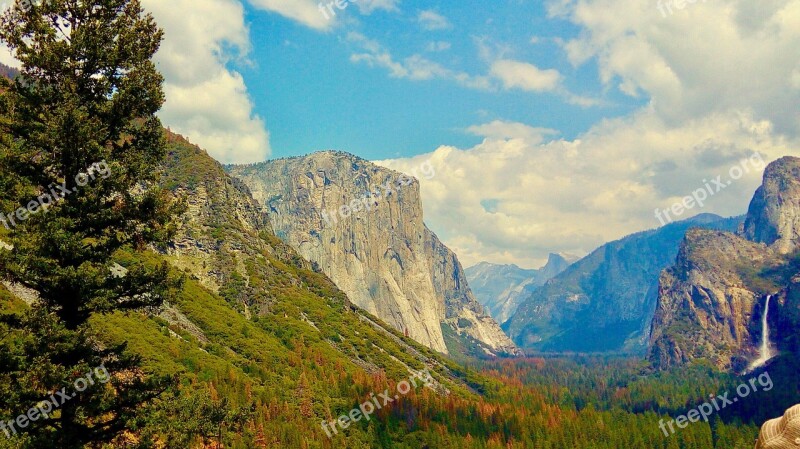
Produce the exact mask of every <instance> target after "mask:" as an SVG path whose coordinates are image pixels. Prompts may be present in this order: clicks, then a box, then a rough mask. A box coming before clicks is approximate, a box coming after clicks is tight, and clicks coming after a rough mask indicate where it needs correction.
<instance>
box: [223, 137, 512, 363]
mask: <svg viewBox="0 0 800 449" xmlns="http://www.w3.org/2000/svg"><path fill="white" fill-rule="evenodd" d="M229 172H230V173H231V174H232V175H233V176H234V177H237V178H239V179H241V180H242V181H244V183H245V184H246V185H247V186H248V187H249V188H250V190H251V191H252V193H253V196H254V197H255V198H256V199H257V200H258V201H259V202H261V203H262V204H264V205H265V206H266V207H267V208H268V210H269V213H270V220H271V224H272V227H273V228H274V230H275V233H276V234H277V235H278V237H280V238H281V239H282V240H284V241H285V242H287V243H288V244H289V245H290V246H292V247H293V248H295V249H296V250H297V251H298V252H299V253H300V254H301V255H302V256H303V257H304V258H306V259H308V260H310V261H312V262H313V263H314V264H315V266H317V267H318V268H319V269H320V270H321V271H322V272H324V273H325V274H327V275H328V276H329V277H330V278H331V279H332V280H333V281H334V282H335V283H336V285H337V286H338V287H339V288H340V289H341V290H343V291H344V292H345V293H346V294H347V295H348V297H349V298H350V300H351V301H352V302H353V303H354V304H356V305H357V306H359V307H361V308H363V309H365V310H367V311H368V312H370V313H372V314H374V315H375V316H377V317H379V318H381V319H382V320H384V321H386V322H387V323H389V324H391V325H392V326H394V327H395V328H397V329H398V330H400V331H401V332H404V333H406V334H407V335H408V336H410V337H411V338H413V339H414V340H416V341H418V342H420V343H422V344H424V345H426V346H429V347H431V348H433V349H435V350H437V351H440V352H444V353H447V352H448V347H447V345H446V343H445V335H444V333H443V330H442V326H443V325H447V326H450V327H452V328H453V329H454V330H455V331H456V334H458V335H461V336H464V337H467V338H471V339H474V340H475V341H477V342H479V343H480V344H481V345H482V346H483V347H484V349H485V350H487V351H490V352H492V353H514V352H515V351H516V348H515V346H514V345H513V343H512V342H511V341H510V339H509V338H508V337H506V336H505V335H504V334H503V333H502V330H501V329H500V327H499V326H498V325H497V323H496V322H494V321H493V320H492V319H491V318H490V317H489V316H487V315H486V314H485V313H484V312H483V308H482V307H481V305H480V304H479V303H478V302H477V300H476V299H475V298H474V296H473V295H472V292H471V291H470V289H469V287H468V285H467V280H466V276H465V275H464V272H463V269H462V267H461V264H460V263H459V262H458V260H457V258H456V256H455V254H453V253H452V251H450V250H449V249H448V248H447V247H445V246H444V245H443V244H442V243H441V242H440V241H439V239H438V238H437V237H436V235H435V234H434V233H433V232H431V231H430V230H429V229H428V228H427V227H426V226H425V224H424V223H423V213H422V207H421V200H420V195H419V183H418V182H417V180H415V179H413V178H411V177H408V176H405V175H402V174H400V173H397V172H394V171H391V170H388V169H385V168H382V167H379V166H377V165H375V164H372V163H370V162H368V161H365V160H363V159H360V158H357V157H355V156H352V155H349V154H347V153H342V152H321V153H316V154H314V155H311V156H308V157H299V158H290V159H279V160H275V161H269V162H266V163H262V164H256V165H250V166H234V167H229Z"/></svg>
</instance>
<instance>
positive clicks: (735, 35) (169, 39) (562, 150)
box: [0, 0, 800, 268]
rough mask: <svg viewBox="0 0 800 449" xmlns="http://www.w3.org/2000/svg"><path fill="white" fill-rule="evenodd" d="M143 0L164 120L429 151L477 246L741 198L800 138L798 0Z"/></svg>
mask: <svg viewBox="0 0 800 449" xmlns="http://www.w3.org/2000/svg"><path fill="white" fill-rule="evenodd" d="M142 4H143V6H144V7H145V9H147V10H148V11H150V12H152V13H153V15H154V16H155V18H156V20H157V22H158V23H159V24H160V25H161V26H162V27H163V28H164V29H165V32H166V37H165V41H164V43H163V45H162V48H161V50H160V51H159V53H158V55H157V57H156V60H157V64H158V67H159V69H160V70H161V71H162V73H163V74H164V75H165V79H166V83H165V92H166V98H167V102H166V104H165V106H164V108H163V110H162V111H161V113H160V116H161V119H162V121H163V122H164V124H165V125H166V126H169V127H170V128H171V129H172V130H174V131H176V132H179V133H181V134H184V135H185V136H187V137H188V138H189V139H190V140H192V141H193V142H195V143H197V144H199V145H200V146H201V147H203V148H205V149H206V150H208V151H209V153H210V154H211V155H212V156H214V157H215V158H216V159H218V160H219V161H221V162H224V163H250V162H257V161H262V160H265V159H268V158H277V157H285V156H295V155H304V154H309V153H312V152H314V151H318V150H325V149H337V150H343V151H348V152H350V153H353V154H356V155H358V156H361V157H363V158H366V159H369V160H373V161H376V162H378V163H379V164H381V165H384V166H387V167H390V168H393V169H397V170H400V171H405V172H411V171H412V170H413V169H414V168H415V167H419V166H420V164H422V163H425V162H430V163H431V164H432V166H433V167H434V168H435V171H436V175H435V176H433V177H432V178H431V179H420V182H421V191H422V199H423V207H424V212H425V220H426V223H427V224H428V226H429V227H430V228H431V229H432V230H434V231H435V232H436V233H437V234H438V235H439V236H440V237H441V238H442V240H443V241H444V242H445V243H446V244H448V246H450V247H451V248H452V249H453V250H454V251H455V252H456V253H457V254H458V255H459V258H460V259H461V261H462V263H463V264H464V265H465V266H469V265H472V264H475V263H478V262H480V261H489V262H494V263H515V264H518V265H520V266H522V267H525V268H535V267H539V266H541V265H542V264H543V263H544V262H545V261H546V259H547V255H548V254H549V253H551V252H564V253H569V254H573V255H585V254H586V253H588V252H589V251H591V250H593V249H595V248H596V247H597V246H599V245H601V244H603V243H604V242H607V241H610V240H613V239H617V238H620V237H622V236H624V235H627V234H630V233H633V232H637V231H641V230H645V229H650V228H655V227H658V226H660V225H661V224H663V223H664V222H665V221H664V216H663V213H662V215H661V218H660V219H659V218H658V217H657V216H656V215H657V214H656V210H660V211H663V210H667V209H670V208H671V207H673V205H674V204H677V203H681V202H684V199H685V197H687V196H690V195H692V194H693V193H694V194H695V195H699V193H698V190H701V189H705V190H706V191H707V192H711V193H710V194H709V195H706V196H707V197H708V198H705V199H703V200H702V203H703V205H702V207H701V206H700V205H699V204H697V203H698V201H695V202H694V203H695V204H694V205H693V207H691V208H689V207H684V209H686V210H685V211H682V213H681V214H680V215H678V214H676V213H672V215H673V217H671V219H683V218H687V217H689V216H691V215H695V214H697V213H705V212H708V213H716V214H720V215H725V216H731V215H739V214H743V213H745V212H746V210H747V205H748V202H749V200H750V198H751V196H752V194H753V192H754V190H755V189H756V187H757V186H758V185H759V183H760V177H761V175H762V172H763V164H761V163H760V161H764V162H769V161H772V160H774V159H777V158H779V157H781V156H783V155H796V156H800V0H760V1H758V2H753V1H752V0H696V1H691V2H690V1H688V0H687V1H683V0H660V1H659V0H545V1H530V0H494V1H475V0H459V1H455V0H448V1H426V2H423V1H412V0H357V1H353V2H350V1H347V0H345V1H342V2H340V3H339V4H340V5H342V6H343V8H342V9H339V8H338V7H337V6H336V5H335V4H331V3H330V0H326V1H325V2H322V3H320V2H319V1H312V0H171V1H169V2H166V1H163V0H142ZM328 5H331V7H330V8H328ZM332 11H333V12H335V16H334V15H333V13H332ZM0 61H2V62H5V63H9V64H12V65H13V64H14V61H13V57H12V56H11V55H9V54H8V52H4V53H3V54H0ZM754 155H755V156H754ZM737 167H738V168H737ZM739 169H741V172H742V174H741V176H736V179H733V178H732V177H731V176H730V175H731V173H732V170H733V174H737V175H738V171H739ZM712 180H721V182H718V183H714V182H712ZM707 186H708V187H707ZM714 186H716V187H714ZM719 186H724V188H722V187H719ZM686 204H689V203H686ZM679 209H680V208H679Z"/></svg>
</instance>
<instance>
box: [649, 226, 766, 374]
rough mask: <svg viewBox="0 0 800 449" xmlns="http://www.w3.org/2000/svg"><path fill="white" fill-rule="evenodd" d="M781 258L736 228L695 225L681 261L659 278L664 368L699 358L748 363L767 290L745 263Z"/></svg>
mask: <svg viewBox="0 0 800 449" xmlns="http://www.w3.org/2000/svg"><path fill="white" fill-rule="evenodd" d="M776 262H777V260H776V258H775V257H774V254H773V253H772V252H771V251H770V250H769V249H768V248H767V247H766V246H765V245H763V244H759V243H753V242H750V241H748V240H745V239H743V238H740V237H737V236H736V235H734V234H731V233H725V232H713V231H706V230H700V229H693V230H691V231H689V232H688V233H687V235H686V240H685V241H684V243H683V245H682V246H681V250H680V252H679V254H678V258H677V261H676V264H675V266H673V267H671V268H669V269H667V270H665V271H664V272H663V273H662V274H661V278H660V280H659V292H658V293H659V297H658V307H657V310H656V314H655V317H654V318H653V326H652V334H651V336H650V338H651V342H652V348H651V358H652V359H653V360H654V361H655V362H656V364H657V365H659V366H660V367H662V368H667V367H670V366H674V365H681V364H685V363H687V362H690V361H691V360H694V359H697V358H706V359H708V360H709V361H710V362H711V363H713V364H714V365H716V366H718V367H719V368H721V369H731V368H735V367H734V366H733V365H739V366H738V368H739V369H741V368H743V366H742V365H744V363H743V362H744V360H746V359H747V358H754V356H755V355H756V353H755V347H756V343H757V337H758V335H759V332H760V328H759V327H757V326H754V324H755V322H756V321H757V320H754V315H755V314H756V312H757V311H756V306H757V305H758V304H759V301H760V300H761V297H762V296H763V294H762V293H760V292H758V291H757V287H756V286H754V285H751V283H750V282H749V279H747V274H746V272H747V270H746V268H747V266H745V265H744V263H750V264H752V265H751V266H766V265H774V264H775V263H776ZM735 357H740V358H741V359H742V360H741V361H738V362H737V361H736V360H734V358H735Z"/></svg>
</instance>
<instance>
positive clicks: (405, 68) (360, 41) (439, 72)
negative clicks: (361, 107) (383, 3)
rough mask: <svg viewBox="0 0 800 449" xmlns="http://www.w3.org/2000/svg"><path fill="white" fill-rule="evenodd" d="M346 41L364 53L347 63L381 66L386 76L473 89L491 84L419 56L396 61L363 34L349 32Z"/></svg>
mask: <svg viewBox="0 0 800 449" xmlns="http://www.w3.org/2000/svg"><path fill="white" fill-rule="evenodd" d="M347 40H348V41H350V42H352V43H354V44H356V45H357V46H358V47H359V48H360V49H361V50H362V51H363V53H354V54H352V55H351V56H350V61H352V62H353V63H364V64H367V65H369V66H370V67H382V68H384V69H387V70H388V71H389V76H391V77H393V78H407V79H410V80H413V81H425V80H432V79H445V80H451V81H455V82H457V83H459V84H461V85H462V86H466V87H469V88H472V89H491V82H490V81H489V79H488V78H487V77H483V76H472V75H469V74H467V73H464V72H457V71H454V70H450V69H448V68H446V67H444V66H442V65H441V64H439V63H437V62H435V61H431V60H429V59H427V58H425V57H423V56H421V55H418V54H414V55H411V56H409V57H407V58H405V59H403V60H402V61H398V60H396V59H394V57H393V56H392V54H391V53H390V52H389V51H388V50H387V49H385V48H383V46H382V45H381V44H380V43H378V42H377V41H374V40H372V39H369V38H367V37H366V36H364V35H363V34H360V33H357V32H350V33H348V34H347Z"/></svg>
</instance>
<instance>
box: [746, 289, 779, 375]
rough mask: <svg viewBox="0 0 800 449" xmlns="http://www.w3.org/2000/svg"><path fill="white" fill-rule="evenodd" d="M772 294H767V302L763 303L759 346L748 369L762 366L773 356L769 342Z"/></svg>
mask: <svg viewBox="0 0 800 449" xmlns="http://www.w3.org/2000/svg"><path fill="white" fill-rule="evenodd" d="M771 298H772V295H767V303H766V304H765V305H764V316H763V317H762V318H761V348H760V349H759V350H758V358H757V359H755V360H754V361H753V363H751V364H750V368H749V370H750V371H752V370H754V369H756V368H758V367H761V366H764V364H765V363H767V362H768V361H769V360H770V359H772V358H773V357H775V353H774V352H773V351H772V346H771V345H770V343H769V323H768V317H769V300H770V299H771Z"/></svg>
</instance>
